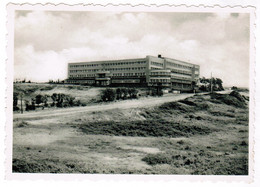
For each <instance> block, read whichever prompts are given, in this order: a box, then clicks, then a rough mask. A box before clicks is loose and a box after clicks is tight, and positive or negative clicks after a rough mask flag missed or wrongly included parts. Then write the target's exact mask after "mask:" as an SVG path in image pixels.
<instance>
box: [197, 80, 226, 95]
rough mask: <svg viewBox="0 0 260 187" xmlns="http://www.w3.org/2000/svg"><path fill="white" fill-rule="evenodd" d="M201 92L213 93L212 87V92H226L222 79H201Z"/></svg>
mask: <svg viewBox="0 0 260 187" xmlns="http://www.w3.org/2000/svg"><path fill="white" fill-rule="evenodd" d="M199 82H200V83H199V85H198V87H199V90H201V91H205V92H209V91H211V87H212V91H222V90H224V88H223V85H222V83H223V81H222V80H221V79H220V78H214V77H212V78H205V77H202V78H200V79H199Z"/></svg>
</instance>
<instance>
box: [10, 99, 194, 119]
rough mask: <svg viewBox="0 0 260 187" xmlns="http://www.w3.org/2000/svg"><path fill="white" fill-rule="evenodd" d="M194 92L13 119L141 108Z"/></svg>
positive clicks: (51, 110)
mask: <svg viewBox="0 0 260 187" xmlns="http://www.w3.org/2000/svg"><path fill="white" fill-rule="evenodd" d="M193 95H194V94H179V95H174V94H167V95H165V96H163V97H148V98H141V99H135V100H125V101H118V102H112V103H104V104H100V105H92V106H85V107H73V108H59V109H50V110H43V111H31V112H25V113H23V114H14V115H13V119H25V118H26V119H31V118H39V117H56V116H66V115H70V114H75V113H86V112H94V111H104V110H111V109H117V108H119V109H128V108H140V107H151V106H156V105H160V104H163V103H165V102H172V101H178V100H182V99H185V98H187V97H191V96H193Z"/></svg>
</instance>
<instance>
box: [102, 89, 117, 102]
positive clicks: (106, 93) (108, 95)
mask: <svg viewBox="0 0 260 187" xmlns="http://www.w3.org/2000/svg"><path fill="white" fill-rule="evenodd" d="M115 98H116V92H115V90H114V89H111V88H107V89H105V90H103V91H102V95H101V99H102V101H114V100H115Z"/></svg>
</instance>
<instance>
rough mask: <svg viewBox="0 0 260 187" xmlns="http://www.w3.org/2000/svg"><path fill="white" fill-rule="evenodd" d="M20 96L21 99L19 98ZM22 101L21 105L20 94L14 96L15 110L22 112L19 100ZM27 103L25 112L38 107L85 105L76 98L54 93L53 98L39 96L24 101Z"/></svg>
mask: <svg viewBox="0 0 260 187" xmlns="http://www.w3.org/2000/svg"><path fill="white" fill-rule="evenodd" d="M19 96H20V97H19ZM49 98H51V99H52V102H51V103H50V102H48V100H49ZM19 99H20V100H21V103H23V100H22V95H21V94H19V93H16V92H15V93H14V94H13V110H14V111H16V110H22V108H23V107H22V106H21V108H19V106H18V100H19ZM24 103H25V110H26V111H29V110H35V109H36V107H42V109H44V107H72V106H81V105H83V104H82V103H81V102H80V100H75V97H72V96H70V95H66V94H63V93H53V94H52V95H51V96H49V95H41V94H38V95H36V96H35V97H33V98H31V100H30V101H29V100H24Z"/></svg>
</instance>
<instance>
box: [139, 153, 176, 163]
mask: <svg viewBox="0 0 260 187" xmlns="http://www.w3.org/2000/svg"><path fill="white" fill-rule="evenodd" d="M142 161H144V162H146V163H147V164H149V165H156V164H171V162H172V157H171V156H169V155H166V154H161V153H158V154H148V155H147V156H145V157H144V158H142Z"/></svg>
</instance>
